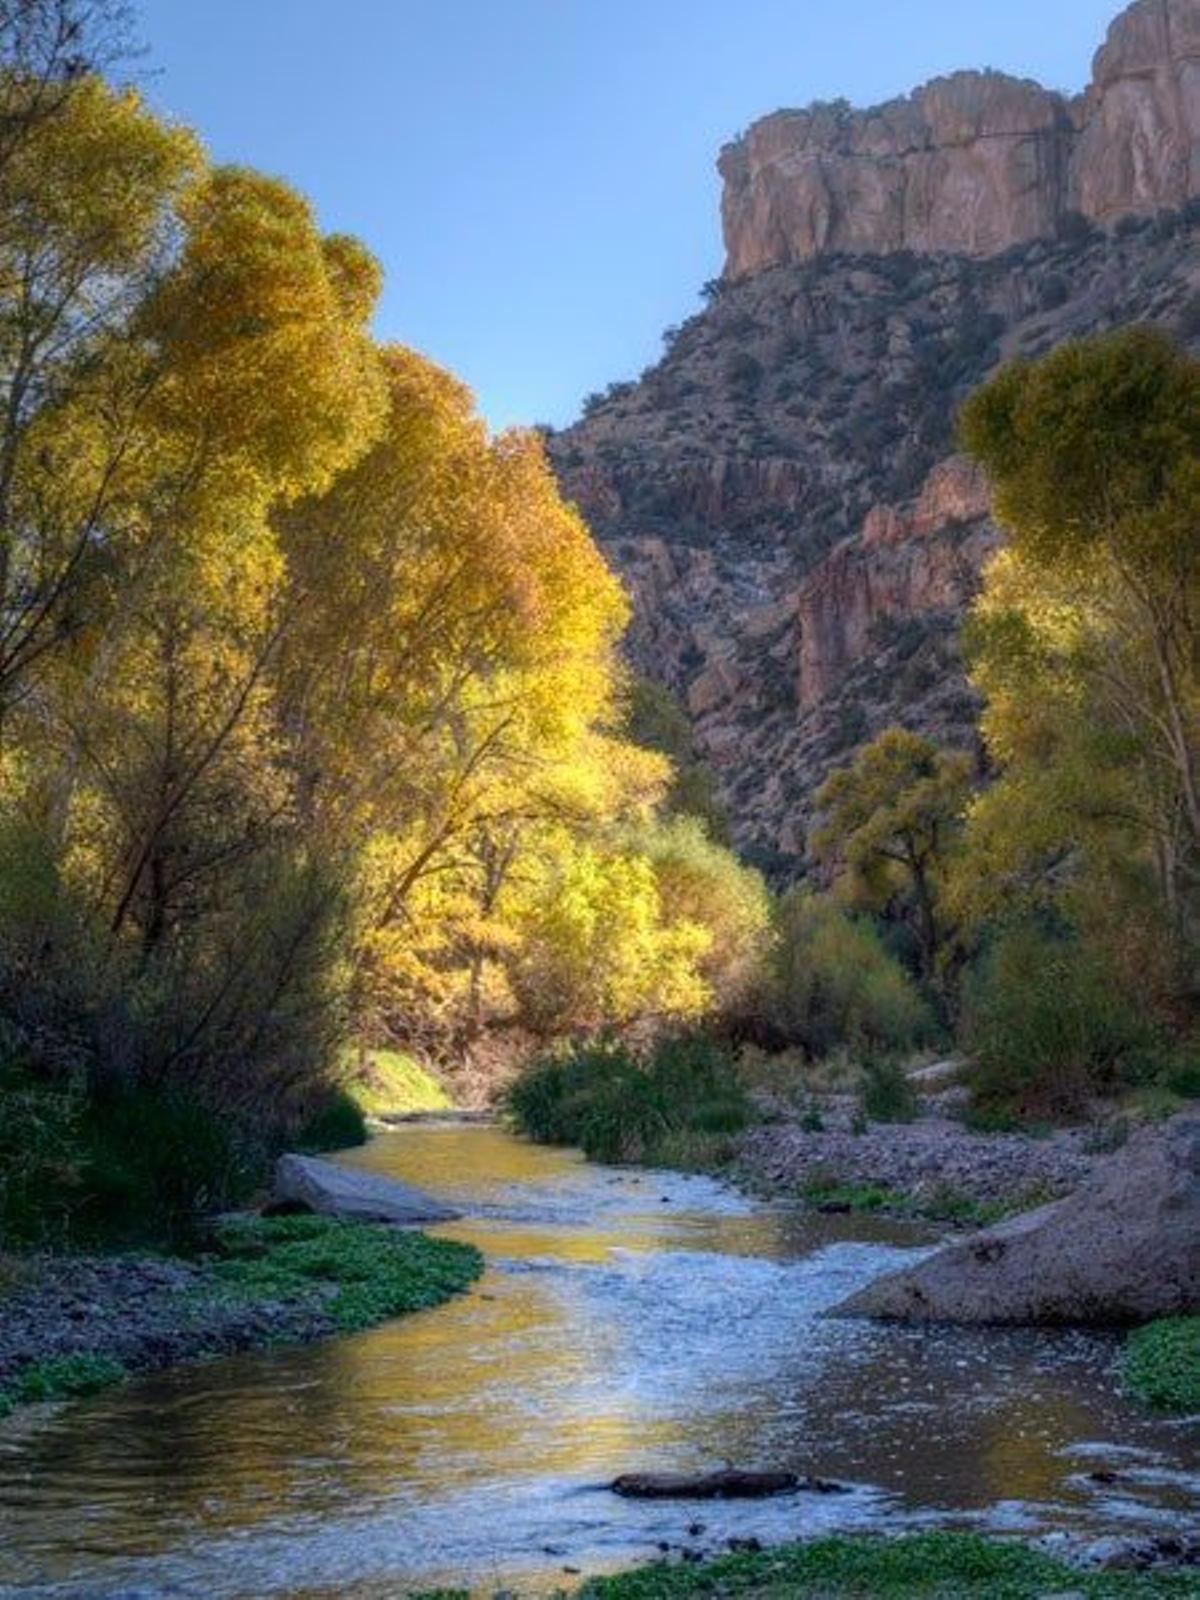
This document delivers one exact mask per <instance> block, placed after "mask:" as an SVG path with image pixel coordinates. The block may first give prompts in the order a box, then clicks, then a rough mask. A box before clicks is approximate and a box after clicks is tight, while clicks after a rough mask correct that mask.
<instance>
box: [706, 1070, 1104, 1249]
mask: <svg viewBox="0 0 1200 1600" xmlns="http://www.w3.org/2000/svg"><path fill="white" fill-rule="evenodd" d="M814 1122H819V1124H820V1125H819V1126H813V1125H812V1123H814ZM1095 1145H1096V1134H1095V1130H1088V1129H1085V1128H1066V1129H1063V1128H1060V1129H1055V1130H1054V1131H1052V1132H1047V1133H1045V1134H1043V1135H1041V1136H1039V1137H1034V1136H1033V1135H1030V1134H1020V1133H996V1132H975V1131H973V1130H972V1129H971V1128H969V1127H967V1126H966V1125H965V1124H964V1123H963V1122H962V1121H960V1120H958V1119H957V1118H955V1117H952V1116H950V1115H948V1114H947V1113H946V1111H944V1110H943V1109H942V1108H941V1107H940V1106H938V1105H936V1104H935V1105H931V1106H928V1107H925V1108H923V1109H922V1111H921V1113H920V1114H919V1115H918V1116H917V1117H916V1118H915V1119H914V1120H913V1121H911V1122H898V1123H875V1122H870V1123H863V1122H862V1121H861V1120H860V1119H859V1117H858V1113H857V1106H856V1104H855V1102H854V1101H853V1100H851V1099H850V1098H848V1097H829V1098H828V1099H827V1100H826V1101H824V1102H823V1103H822V1104H821V1105H820V1108H819V1111H818V1113H817V1116H816V1117H815V1118H814V1117H810V1118H808V1119H795V1120H792V1119H788V1120H778V1121H771V1122H766V1123H762V1124H759V1125H757V1126H755V1127H753V1128H751V1129H749V1130H748V1131H747V1132H746V1133H745V1134H744V1135H743V1136H742V1138H741V1139H740V1140H739V1142H738V1146H737V1150H736V1154H735V1156H734V1159H733V1162H732V1164H731V1166H730V1169H729V1175H730V1176H731V1177H732V1178H733V1179H734V1180H735V1181H736V1182H738V1183H739V1184H740V1185H742V1186H743V1187H746V1188H748V1189H750V1190H751V1191H752V1192H754V1193H756V1194H761V1195H767V1196H774V1197H781V1198H793V1199H798V1200H802V1201H806V1202H808V1203H810V1204H812V1205H816V1206H818V1207H823V1208H827V1209H835V1210H865V1211H881V1212H890V1213H893V1214H897V1215H902V1216H912V1217H925V1218H928V1219H929V1220H931V1221H948V1222H962V1223H986V1222H991V1221H994V1220H996V1218H998V1217H1000V1216H1002V1215H1004V1214H1006V1213H1008V1212H1012V1211H1020V1210H1026V1209H1028V1208H1030V1207H1032V1206H1035V1205H1040V1204H1043V1203H1044V1202H1046V1201H1048V1200H1056V1199H1059V1198H1060V1197H1061V1196H1062V1195H1065V1194H1069V1193H1070V1191H1071V1190H1072V1189H1076V1188H1078V1186H1079V1185H1080V1184H1081V1183H1082V1182H1084V1180H1085V1179H1086V1178H1088V1177H1090V1176H1091V1174H1092V1173H1093V1172H1094V1171H1095V1170H1096V1166H1097V1163H1098V1162H1099V1161H1101V1160H1103V1159H1104V1157H1103V1154H1102V1153H1101V1152H1099V1151H1098V1150H1097V1149H1096V1148H1095Z"/></svg>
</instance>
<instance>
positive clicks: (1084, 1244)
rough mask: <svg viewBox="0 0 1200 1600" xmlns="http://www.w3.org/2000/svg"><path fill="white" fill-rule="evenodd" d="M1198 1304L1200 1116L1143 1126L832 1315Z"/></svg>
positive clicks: (993, 1315) (1004, 1318) (1137, 1309)
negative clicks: (1038, 1203) (1063, 1187)
mask: <svg viewBox="0 0 1200 1600" xmlns="http://www.w3.org/2000/svg"><path fill="white" fill-rule="evenodd" d="M1197 1311H1200V1116H1198V1115H1196V1114H1189V1115H1186V1116H1181V1117H1177V1118H1175V1119H1174V1121H1172V1122H1171V1123H1168V1124H1167V1125H1166V1126H1165V1127H1159V1128H1148V1129H1144V1130H1143V1131H1142V1132H1141V1133H1139V1134H1137V1135H1136V1136H1135V1137H1134V1138H1132V1139H1131V1140H1130V1141H1129V1143H1128V1144H1127V1145H1126V1146H1125V1148H1124V1149H1123V1150H1121V1151H1119V1152H1118V1153H1117V1154H1116V1155H1115V1156H1113V1157H1112V1159H1111V1160H1109V1161H1107V1162H1105V1164H1104V1165H1103V1166H1102V1167H1101V1169H1100V1171H1099V1172H1098V1173H1097V1174H1096V1175H1095V1176H1094V1177H1093V1178H1091V1179H1089V1181H1088V1182H1087V1183H1085V1184H1084V1185H1083V1186H1082V1187H1081V1188H1079V1189H1077V1190H1076V1191H1075V1193H1074V1194H1071V1195H1068V1196H1067V1198H1066V1199H1065V1200H1059V1201H1057V1202H1056V1203H1055V1204H1054V1205H1048V1206H1042V1207H1040V1208H1039V1209H1038V1210H1037V1211H1030V1212H1027V1213H1025V1214H1024V1215H1023V1216H1018V1217H1014V1218H1013V1219H1012V1220H1011V1221H1010V1222H1006V1223H1003V1224H1002V1225H1001V1226H1000V1227H997V1228H990V1229H988V1230H987V1231H986V1232H983V1233H977V1234H974V1235H972V1236H971V1237H970V1238H968V1239H964V1240H962V1241H960V1242H958V1243H955V1244H952V1245H950V1246H948V1247H947V1248H946V1249H944V1250H940V1251H938V1252H937V1254H935V1255H932V1256H929V1257H927V1258H926V1259H925V1260H924V1261H922V1262H920V1263H919V1264H918V1265H917V1266H915V1267H908V1268H902V1269H901V1270H900V1271H899V1272H893V1273H889V1274H888V1275H887V1276H886V1277H883V1278H879V1279H877V1280H876V1281H875V1282H874V1283H871V1284H868V1285H867V1287H866V1288H865V1289H862V1290H860V1291H859V1292H858V1294H855V1295H852V1296H851V1298H850V1299H849V1300H846V1301H844V1302H843V1303H842V1304H841V1305H840V1306H837V1307H836V1308H835V1310H834V1312H833V1315H835V1316H847V1317H851V1316H860V1317H878V1318H885V1319H890V1320H899V1321H904V1322H966V1323H1034V1324H1042V1325H1046V1324H1072V1325H1081V1326H1085V1325H1094V1326H1107V1325H1113V1324H1120V1323H1129V1322H1143V1321H1147V1320H1148V1319H1150V1318H1152V1317H1164V1316H1172V1315H1177V1314H1180V1313H1187V1312H1197Z"/></svg>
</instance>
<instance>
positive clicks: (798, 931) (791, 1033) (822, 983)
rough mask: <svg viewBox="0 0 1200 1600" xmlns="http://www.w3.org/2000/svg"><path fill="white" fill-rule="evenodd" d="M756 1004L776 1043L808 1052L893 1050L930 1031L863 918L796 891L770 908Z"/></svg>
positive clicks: (913, 994) (905, 979) (921, 1007)
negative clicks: (767, 951) (769, 940)
mask: <svg viewBox="0 0 1200 1600" xmlns="http://www.w3.org/2000/svg"><path fill="white" fill-rule="evenodd" d="M759 1004H760V1006H761V1007H762V1010H763V1020H764V1022H765V1024H766V1031H767V1032H768V1033H770V1034H772V1035H773V1036H774V1037H775V1041H776V1042H778V1043H781V1044H791V1045H799V1046H801V1047H802V1048H803V1049H804V1050H805V1051H806V1052H807V1053H808V1055H809V1056H810V1057H814V1058H816V1057H821V1056H825V1055H828V1054H829V1052H830V1051H832V1050H834V1049H836V1048H837V1047H838V1046H841V1045H848V1046H849V1047H850V1048H852V1049H854V1050H862V1051H871V1050H878V1051H882V1052H900V1051H903V1050H908V1049H911V1048H912V1047H913V1046H915V1045H916V1044H918V1043H920V1042H921V1041H922V1040H923V1039H926V1038H928V1037H930V1036H931V1035H932V1033H933V1031H934V1024H933V1018H932V1015H931V1013H930V1011H929V1008H928V1006H927V1005H926V1004H925V1002H924V1001H923V1000H922V998H921V996H920V994H919V992H918V990H917V988H916V985H915V984H914V983H913V981H912V979H911V978H910V977H909V976H908V974H907V973H906V972H905V971H904V969H903V967H902V966H901V965H900V963H899V962H898V961H897V960H896V959H895V958H894V957H893V956H891V955H889V953H888V952H887V950H885V948H884V946H883V944H882V942H881V940H880V938H879V935H878V934H877V933H876V931H875V929H874V928H873V927H872V926H871V924H870V923H868V922H864V921H860V920H857V919H855V918H852V917H850V916H848V915H847V914H846V913H845V912H844V911H842V910H841V909H840V908H839V907H838V906H836V905H835V904H834V903H833V902H832V901H830V900H827V899H820V898H817V897H815V896H813V895H811V894H808V893H806V892H805V891H803V890H796V891H793V892H792V893H791V894H788V895H785V896H784V898H783V899H782V900H781V901H780V903H779V906H778V908H777V911H776V918H775V942H774V947H773V950H772V953H771V958H770V964H769V972H768V977H767V981H766V984H765V986H764V989H763V992H762V994H761V995H760V996H759Z"/></svg>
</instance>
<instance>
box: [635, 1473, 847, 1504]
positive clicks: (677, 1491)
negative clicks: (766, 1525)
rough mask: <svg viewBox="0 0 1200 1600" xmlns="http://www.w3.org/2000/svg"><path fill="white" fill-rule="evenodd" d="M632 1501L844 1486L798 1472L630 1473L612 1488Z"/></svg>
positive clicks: (751, 1496) (833, 1490) (762, 1495)
mask: <svg viewBox="0 0 1200 1600" xmlns="http://www.w3.org/2000/svg"><path fill="white" fill-rule="evenodd" d="M609 1487H610V1488H611V1489H612V1491H613V1493H614V1494H619V1495H624V1496H625V1498H626V1499H628V1500H765V1499H766V1498H767V1497H768V1496H769V1495H775V1494H795V1493H797V1492H798V1491H800V1490H807V1491H808V1492H810V1493H812V1494H840V1493H844V1492H845V1491H844V1490H843V1488H842V1485H841V1484H838V1483H830V1482H829V1481H828V1480H827V1479H825V1478H802V1477H800V1476H799V1475H798V1474H797V1473H795V1472H739V1471H736V1470H734V1469H732V1468H731V1469H729V1470H727V1471H725V1472H706V1473H698V1474H695V1475H689V1474H688V1473H684V1472H627V1473H625V1474H624V1475H623V1476H622V1477H620V1478H615V1479H614V1480H613V1482H612V1483H611V1484H610V1485H609Z"/></svg>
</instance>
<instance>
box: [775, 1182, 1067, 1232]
mask: <svg viewBox="0 0 1200 1600" xmlns="http://www.w3.org/2000/svg"><path fill="white" fill-rule="evenodd" d="M800 1195H801V1198H802V1199H803V1200H804V1201H805V1202H806V1203H807V1204H808V1205H811V1206H835V1207H837V1208H838V1209H846V1210H849V1211H852V1212H855V1213H856V1214H858V1213H864V1212H865V1213H868V1214H870V1213H873V1212H879V1213H887V1214H888V1215H890V1216H900V1217H921V1218H927V1219H928V1220H929V1221H931V1222H960V1223H964V1224H969V1225H972V1226H976V1227H981V1228H982V1227H988V1226H990V1225H991V1224H992V1223H994V1222H1000V1221H1001V1220H1002V1219H1003V1218H1004V1217H1007V1216H1011V1215H1012V1214H1013V1212H1015V1211H1024V1210H1027V1209H1029V1207H1031V1206H1035V1205H1040V1204H1041V1203H1042V1200H1043V1198H1044V1196H1040V1195H1032V1194H1031V1195H1027V1196H1025V1197H1023V1198H1021V1199H1015V1198H1014V1199H1013V1200H1011V1201H999V1200H976V1199H975V1198H974V1197H973V1196H971V1195H967V1194H963V1193H962V1192H961V1191H960V1190H957V1189H952V1188H949V1187H946V1188H941V1189H936V1190H934V1192H933V1193H932V1194H929V1195H925V1196H918V1195H911V1194H905V1193H904V1192H903V1191H902V1190H899V1189H889V1188H886V1187H885V1186H884V1185H882V1184H875V1183H832V1182H828V1181H826V1180H824V1179H814V1181H813V1182H811V1183H808V1184H805V1185H804V1186H803V1188H802V1189H801V1190H800Z"/></svg>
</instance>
